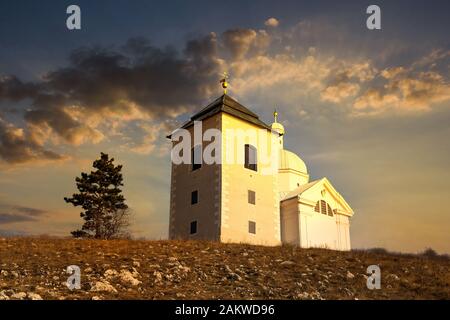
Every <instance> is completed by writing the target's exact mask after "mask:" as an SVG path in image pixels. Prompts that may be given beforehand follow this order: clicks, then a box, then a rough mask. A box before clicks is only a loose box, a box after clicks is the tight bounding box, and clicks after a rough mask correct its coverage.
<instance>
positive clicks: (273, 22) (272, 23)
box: [264, 18, 280, 28]
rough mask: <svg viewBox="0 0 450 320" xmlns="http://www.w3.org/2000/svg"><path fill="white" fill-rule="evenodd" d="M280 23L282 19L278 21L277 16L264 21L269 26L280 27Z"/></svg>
mask: <svg viewBox="0 0 450 320" xmlns="http://www.w3.org/2000/svg"><path fill="white" fill-rule="evenodd" d="M279 24H280V21H278V20H277V19H276V18H269V19H267V20H266V21H265V22H264V25H266V26H267V27H274V28H275V27H278V25H279Z"/></svg>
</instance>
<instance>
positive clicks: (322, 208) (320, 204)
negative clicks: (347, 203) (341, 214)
mask: <svg viewBox="0 0 450 320" xmlns="http://www.w3.org/2000/svg"><path fill="white" fill-rule="evenodd" d="M314 211H315V212H319V213H321V214H324V215H329V216H330V217H332V216H333V215H334V212H333V209H331V207H330V205H329V204H328V203H327V202H326V201H325V200H319V201H317V203H316V206H315V207H314Z"/></svg>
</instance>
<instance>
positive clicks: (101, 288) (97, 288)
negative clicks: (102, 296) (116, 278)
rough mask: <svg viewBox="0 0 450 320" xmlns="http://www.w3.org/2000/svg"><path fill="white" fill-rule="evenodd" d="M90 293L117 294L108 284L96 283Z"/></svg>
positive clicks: (104, 282)
mask: <svg viewBox="0 0 450 320" xmlns="http://www.w3.org/2000/svg"><path fill="white" fill-rule="evenodd" d="M91 291H92V292H114V293H117V290H116V288H114V287H113V286H112V285H111V284H110V283H109V282H106V281H97V282H95V284H94V285H93V286H92V287H91Z"/></svg>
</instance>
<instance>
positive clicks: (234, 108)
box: [182, 94, 271, 130]
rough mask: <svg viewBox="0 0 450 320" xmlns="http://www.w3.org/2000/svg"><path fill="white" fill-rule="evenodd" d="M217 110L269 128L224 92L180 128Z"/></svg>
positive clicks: (254, 114)
mask: <svg viewBox="0 0 450 320" xmlns="http://www.w3.org/2000/svg"><path fill="white" fill-rule="evenodd" d="M219 112H225V113H228V114H231V115H233V116H235V117H237V118H240V119H242V120H245V121H248V122H251V123H253V124H255V125H257V126H259V127H262V128H264V129H268V130H271V129H270V126H269V125H267V124H266V123H264V122H263V121H261V120H260V119H259V117H258V115H257V114H256V113H253V112H252V111H250V110H249V109H247V108H246V107H244V106H243V105H242V104H240V103H239V102H237V101H236V100H234V99H233V98H231V97H230V96H228V95H226V94H224V95H222V96H220V97H219V98H217V99H216V100H214V101H213V102H211V103H210V104H209V105H207V106H206V107H204V108H203V109H201V110H200V111H199V112H197V113H195V114H194V115H193V116H192V117H191V119H190V120H189V121H188V122H186V123H185V124H184V125H183V126H182V128H187V127H190V126H191V125H192V124H193V123H194V121H202V120H204V119H206V118H209V117H211V116H212V115H214V114H216V113H219Z"/></svg>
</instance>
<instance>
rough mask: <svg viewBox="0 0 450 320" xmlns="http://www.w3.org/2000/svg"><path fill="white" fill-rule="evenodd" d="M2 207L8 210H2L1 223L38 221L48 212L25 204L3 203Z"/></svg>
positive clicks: (0, 214) (0, 213)
mask: <svg viewBox="0 0 450 320" xmlns="http://www.w3.org/2000/svg"><path fill="white" fill-rule="evenodd" d="M1 207H3V208H5V209H7V210H5V211H3V212H0V224H7V223H14V222H27V221H37V220H38V218H39V217H41V216H43V215H45V214H46V213H48V212H47V211H46V210H41V209H37V208H31V207H24V206H8V205H1Z"/></svg>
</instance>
